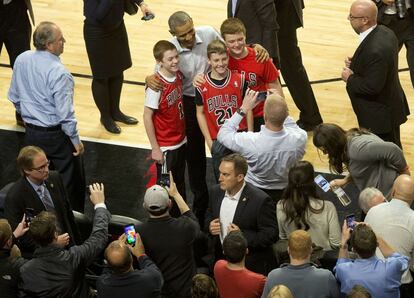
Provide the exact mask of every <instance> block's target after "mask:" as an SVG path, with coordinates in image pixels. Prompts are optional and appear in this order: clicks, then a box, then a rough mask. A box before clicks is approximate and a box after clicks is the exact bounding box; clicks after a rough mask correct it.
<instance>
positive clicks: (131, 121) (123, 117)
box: [112, 113, 138, 125]
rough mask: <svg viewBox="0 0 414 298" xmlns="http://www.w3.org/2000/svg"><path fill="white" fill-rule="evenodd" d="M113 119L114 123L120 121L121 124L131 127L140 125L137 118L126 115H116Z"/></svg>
mask: <svg viewBox="0 0 414 298" xmlns="http://www.w3.org/2000/svg"><path fill="white" fill-rule="evenodd" d="M112 118H113V119H114V121H118V122H121V123H124V124H129V125H134V124H137V123H138V119H137V118H134V117H131V116H128V115H125V114H124V113H120V114H118V115H114V116H113V117H112Z"/></svg>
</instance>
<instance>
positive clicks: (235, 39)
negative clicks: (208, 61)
mask: <svg viewBox="0 0 414 298" xmlns="http://www.w3.org/2000/svg"><path fill="white" fill-rule="evenodd" d="M220 33H221V35H222V37H223V39H224V42H225V44H226V46H227V49H228V51H229V56H230V57H229V69H231V70H237V71H238V72H239V73H241V74H242V75H243V76H244V79H245V80H246V82H247V83H248V87H249V89H252V90H254V91H266V90H268V89H276V92H277V93H278V94H279V95H280V96H282V97H284V96H283V91H282V86H281V85H280V81H279V71H278V70H277V69H276V67H275V66H274V64H273V63H272V61H271V60H270V59H268V60H267V61H265V62H263V63H259V62H257V61H256V54H255V52H254V50H253V49H252V48H250V47H248V46H247V45H246V28H245V27H244V25H243V23H242V22H241V21H240V20H239V19H237V18H228V19H227V20H225V21H224V22H223V24H221V27H220ZM263 106H264V101H262V102H261V103H259V104H258V105H257V106H256V107H255V108H254V109H253V116H254V131H260V126H261V125H263V124H264V120H263Z"/></svg>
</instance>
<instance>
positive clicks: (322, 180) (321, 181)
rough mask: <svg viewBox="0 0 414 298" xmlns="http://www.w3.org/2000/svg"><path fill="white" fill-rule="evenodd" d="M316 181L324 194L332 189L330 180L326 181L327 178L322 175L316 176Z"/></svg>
mask: <svg viewBox="0 0 414 298" xmlns="http://www.w3.org/2000/svg"><path fill="white" fill-rule="evenodd" d="M314 181H315V183H316V184H318V186H319V187H320V188H322V190H323V191H324V192H328V191H329V190H330V189H331V186H330V185H329V182H328V180H326V179H325V177H323V176H322V175H321V174H319V175H318V176H316V177H315V179H314Z"/></svg>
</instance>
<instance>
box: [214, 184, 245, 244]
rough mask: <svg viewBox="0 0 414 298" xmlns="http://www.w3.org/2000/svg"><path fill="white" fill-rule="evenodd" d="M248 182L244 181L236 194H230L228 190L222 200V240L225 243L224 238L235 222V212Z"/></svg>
mask: <svg viewBox="0 0 414 298" xmlns="http://www.w3.org/2000/svg"><path fill="white" fill-rule="evenodd" d="M245 186H246V182H243V186H242V187H241V188H240V190H239V191H238V192H237V193H236V194H235V195H234V196H230V195H229V193H228V192H227V191H226V193H225V194H224V198H223V201H221V206H220V230H221V233H220V241H221V243H223V240H224V238H225V237H226V236H227V234H228V232H227V228H228V226H229V225H230V224H232V223H233V218H234V214H235V213H236V208H237V204H238V203H239V200H240V196H241V194H242V192H243V189H244V187H245Z"/></svg>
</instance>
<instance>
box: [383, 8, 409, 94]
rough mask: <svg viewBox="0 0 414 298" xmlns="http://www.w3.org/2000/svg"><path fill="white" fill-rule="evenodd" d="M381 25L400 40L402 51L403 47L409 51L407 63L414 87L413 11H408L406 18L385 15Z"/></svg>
mask: <svg viewBox="0 0 414 298" xmlns="http://www.w3.org/2000/svg"><path fill="white" fill-rule="evenodd" d="M381 23H383V24H384V25H386V26H387V27H388V28H390V29H391V30H392V31H394V33H395V35H396V36H397V38H398V45H399V47H400V49H401V48H402V46H403V45H405V48H406V49H407V63H408V67H409V69H410V77H411V84H412V85H413V87H414V15H413V13H412V10H411V9H409V10H408V11H407V15H406V16H405V18H403V19H400V18H398V16H397V15H396V14H395V15H384V16H383V18H382V20H381Z"/></svg>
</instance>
